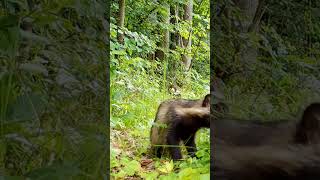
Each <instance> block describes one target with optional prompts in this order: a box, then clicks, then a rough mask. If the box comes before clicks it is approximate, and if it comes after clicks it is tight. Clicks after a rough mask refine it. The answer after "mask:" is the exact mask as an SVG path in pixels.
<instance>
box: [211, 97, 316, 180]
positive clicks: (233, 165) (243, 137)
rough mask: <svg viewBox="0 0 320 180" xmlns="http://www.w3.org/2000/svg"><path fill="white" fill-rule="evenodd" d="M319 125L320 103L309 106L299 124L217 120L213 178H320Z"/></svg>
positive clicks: (213, 124)
mask: <svg viewBox="0 0 320 180" xmlns="http://www.w3.org/2000/svg"><path fill="white" fill-rule="evenodd" d="M319 123H320V103H313V104H311V105H309V106H307V107H306V108H305V110H304V112H303V115H302V118H301V119H300V120H299V121H288V122H280V123H279V122H273V123H271V124H266V123H258V122H246V123H245V122H243V123H239V122H235V121H223V120H221V121H219V120H217V121H214V122H213V123H211V125H212V127H214V129H213V131H214V137H213V138H212V139H211V140H212V143H211V152H212V154H211V155H212V156H211V176H212V177H213V179H218V180H245V179H259V180H267V179H282V180H299V179H304V180H316V179H320V141H319V140H320V139H319V137H320V126H319ZM228 135H229V136H228ZM225 136H226V137H225Z"/></svg>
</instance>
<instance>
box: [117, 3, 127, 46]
mask: <svg viewBox="0 0 320 180" xmlns="http://www.w3.org/2000/svg"><path fill="white" fill-rule="evenodd" d="M125 6H126V0H119V16H118V27H119V28H120V30H122V29H123V27H124V18H125ZM123 40H124V33H123V32H119V31H118V41H119V42H120V43H121V44H123Z"/></svg>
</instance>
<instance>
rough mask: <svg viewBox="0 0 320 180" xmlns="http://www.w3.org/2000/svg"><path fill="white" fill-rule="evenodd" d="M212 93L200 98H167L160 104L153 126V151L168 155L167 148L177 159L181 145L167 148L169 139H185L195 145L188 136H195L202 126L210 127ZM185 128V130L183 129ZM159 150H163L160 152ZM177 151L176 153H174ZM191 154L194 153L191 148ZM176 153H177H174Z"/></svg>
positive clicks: (151, 138)
mask: <svg viewBox="0 0 320 180" xmlns="http://www.w3.org/2000/svg"><path fill="white" fill-rule="evenodd" d="M209 116H210V95H209V94H208V95H206V96H205V98H203V99H199V100H184V99H175V100H167V101H164V102H163V103H161V104H160V106H159V108H158V112H157V115H156V118H155V121H154V125H153V126H152V128H151V135H150V140H151V146H152V151H153V153H156V154H157V156H158V157H160V156H161V155H167V154H168V153H167V152H166V151H167V149H170V150H171V151H172V152H171V156H172V157H173V158H174V159H175V160H176V159H177V158H181V155H180V149H179V147H169V148H166V146H167V145H168V144H170V143H171V142H170V143H169V142H168V141H170V140H172V141H174V144H176V145H178V144H179V143H178V142H176V141H180V140H184V141H185V143H187V144H190V146H192V147H195V144H194V143H192V142H191V141H194V139H191V140H190V141H189V142H188V140H187V138H189V137H191V138H194V134H195V132H196V131H197V130H198V129H200V128H202V127H208V128H209V127H210V122H209V121H210V120H209ZM182 129H183V130H182ZM158 151H162V152H161V153H159V152H158ZM173 151H175V153H173ZM189 151H190V154H193V152H192V150H191V149H189ZM173 154H176V155H173Z"/></svg>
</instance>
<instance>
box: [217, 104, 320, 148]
mask: <svg viewBox="0 0 320 180" xmlns="http://www.w3.org/2000/svg"><path fill="white" fill-rule="evenodd" d="M211 128H212V129H211V130H212V131H213V139H215V140H214V142H217V141H224V142H225V143H229V144H232V145H237V146H259V145H265V144H286V143H293V144H310V143H315V142H319V141H320V103H313V104H311V105H309V106H307V107H306V109H305V110H304V112H303V115H302V118H301V119H300V120H298V121H295V120H286V121H273V122H261V121H244V120H242V121H241V120H226V119H219V120H215V121H213V123H212V125H211Z"/></svg>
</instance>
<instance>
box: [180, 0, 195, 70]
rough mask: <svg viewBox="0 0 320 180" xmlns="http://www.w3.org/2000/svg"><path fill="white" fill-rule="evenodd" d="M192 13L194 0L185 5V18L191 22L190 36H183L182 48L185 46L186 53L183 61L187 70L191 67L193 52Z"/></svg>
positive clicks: (183, 55)
mask: <svg viewBox="0 0 320 180" xmlns="http://www.w3.org/2000/svg"><path fill="white" fill-rule="evenodd" d="M192 13H193V0H189V1H188V3H187V4H186V5H184V16H183V20H185V21H187V22H188V23H189V25H190V26H189V28H190V30H189V36H188V38H182V43H181V44H182V46H181V47H182V48H185V50H184V53H183V54H182V61H183V64H184V65H185V68H186V69H187V70H189V69H190V65H191V61H192V58H191V56H190V54H191V44H192V41H191V39H192V38H191V35H192Z"/></svg>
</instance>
